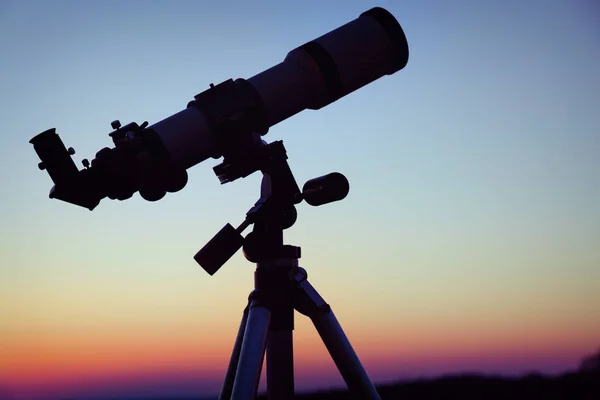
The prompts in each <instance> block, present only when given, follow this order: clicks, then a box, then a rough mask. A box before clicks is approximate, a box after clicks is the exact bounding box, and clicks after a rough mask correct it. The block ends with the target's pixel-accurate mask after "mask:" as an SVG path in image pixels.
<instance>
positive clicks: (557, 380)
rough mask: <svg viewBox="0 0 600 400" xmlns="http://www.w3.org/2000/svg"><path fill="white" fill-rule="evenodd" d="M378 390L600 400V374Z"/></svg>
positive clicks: (422, 399) (407, 397) (318, 398)
mask: <svg viewBox="0 0 600 400" xmlns="http://www.w3.org/2000/svg"><path fill="white" fill-rule="evenodd" d="M377 390H378V392H379V395H380V396H381V398H382V400H384V399H400V400H413V399H415V400H416V399H419V400H429V399H460V400H468V399H478V400H483V399H485V400H496V399H498V400H500V399H502V400H519V399H528V400H529V399H540V400H557V399H561V400H562V399H565V400H579V399H585V400H588V399H589V400H600V373H588V374H583V373H569V374H565V375H562V376H559V377H545V376H541V375H530V376H526V377H522V378H499V377H486V376H478V375H462V376H449V377H443V378H437V379H428V380H420V381H411V382H405V383H398V384H394V385H386V386H379V387H378V388H377ZM259 399H265V397H264V396H261V397H259ZM296 399H298V400H341V399H355V397H353V396H351V395H350V393H349V392H348V391H345V390H344V391H341V390H340V391H331V392H326V393H325V392H323V393H313V394H303V395H300V394H299V395H297V396H296Z"/></svg>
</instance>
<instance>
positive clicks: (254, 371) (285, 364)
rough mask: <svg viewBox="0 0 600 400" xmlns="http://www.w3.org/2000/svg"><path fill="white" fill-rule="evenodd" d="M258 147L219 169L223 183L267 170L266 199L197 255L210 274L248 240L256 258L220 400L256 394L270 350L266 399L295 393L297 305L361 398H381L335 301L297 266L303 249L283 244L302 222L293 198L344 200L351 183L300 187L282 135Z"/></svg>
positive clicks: (330, 180) (336, 180) (339, 180)
mask: <svg viewBox="0 0 600 400" xmlns="http://www.w3.org/2000/svg"><path fill="white" fill-rule="evenodd" d="M256 143H257V142H255V144H256ZM252 149H253V150H251V151H249V152H247V153H246V154H244V155H243V156H240V155H239V154H237V155H235V156H233V155H232V156H230V157H226V158H225V161H224V162H223V163H222V164H220V165H218V166H217V167H215V168H214V170H215V173H216V174H217V176H218V177H219V179H220V180H221V182H222V183H226V182H230V181H232V180H234V179H237V178H238V177H243V176H247V175H248V174H250V173H252V172H254V171H256V170H261V171H262V173H263V180H262V184H261V198H260V199H259V200H258V201H257V202H256V204H255V205H254V207H253V208H252V209H250V211H248V213H247V215H246V220H245V221H244V223H242V224H241V225H240V226H239V227H238V228H237V229H234V228H233V227H232V226H231V225H229V224H227V225H226V226H225V227H224V228H223V229H222V230H221V231H220V232H219V233H218V234H217V235H216V236H215V237H214V238H213V239H212V240H211V241H210V242H208V243H207V244H206V245H205V246H204V247H203V248H202V249H201V250H200V251H199V252H198V253H197V254H196V256H195V257H194V258H195V259H196V261H197V262H198V263H199V264H200V265H201V266H202V267H203V268H204V269H205V270H206V271H207V272H208V273H209V274H211V275H212V274H214V273H215V272H216V271H217V270H218V269H219V268H220V267H221V266H222V265H223V264H224V263H225V262H226V261H227V260H228V259H229V258H230V257H231V256H232V255H233V254H234V253H235V252H236V251H237V250H238V249H239V248H240V247H242V246H243V251H244V256H245V257H246V258H247V259H248V260H249V261H251V262H253V263H256V264H257V267H256V271H255V273H254V290H253V291H252V292H251V293H250V296H249V298H248V304H247V306H246V308H245V309H244V313H243V317H242V321H241V324H240V327H239V330H238V333H237V337H236V340H235V345H234V347H233V352H232V354H231V358H230V361H229V365H228V367H227V372H226V375H225V380H224V383H223V386H222V389H221V392H220V395H219V400H225V399H234V400H249V399H253V398H254V397H255V396H256V393H257V390H258V385H259V381H260V374H261V371H262V365H263V361H264V359H265V352H266V362H267V365H266V369H267V398H268V399H269V400H276V399H292V398H293V397H294V360H293V335H292V333H293V329H294V311H298V312H300V313H301V314H304V315H306V316H308V317H309V318H310V319H311V320H312V322H313V324H314V326H315V328H316V330H317V332H318V333H319V335H320V337H321V339H322V341H323V343H324V344H325V346H326V348H327V350H328V351H329V354H330V355H331V357H332V359H333V361H334V362H335V364H336V366H337V368H338V370H339V372H340V374H341V375H342V377H343V379H344V381H345V382H346V384H347V385H348V388H349V389H350V391H351V392H352V393H353V394H354V395H355V396H356V397H357V398H360V399H377V400H379V399H380V397H379V395H378V393H377V391H376V389H375V386H374V385H373V383H372V382H371V380H370V379H369V377H368V375H367V373H366V371H365V370H364V368H363V366H362V365H361V362H360V360H359V359H358V357H357V355H356V353H355V352H354V350H353V348H352V345H351V344H350V341H349V340H348V338H347V337H346V335H345V334H344V331H343V330H342V327H341V326H340V324H339V322H338V321H337V319H336V317H335V315H334V314H333V312H332V311H331V307H330V306H329V305H328V304H327V303H326V302H325V300H323V298H322V297H321V296H320V295H319V293H318V292H317V291H316V290H315V289H314V288H313V286H312V285H311V284H310V283H309V282H308V280H307V273H306V271H305V270H304V269H303V268H301V267H300V266H299V265H298V259H299V258H300V248H299V247H296V246H291V245H284V244H283V230H284V229H287V228H289V227H291V226H292V225H293V224H294V222H295V221H296V217H297V214H296V210H295V207H294V205H295V204H297V203H300V202H301V201H302V200H306V201H307V202H308V203H309V204H311V205H321V204H325V203H328V202H331V201H336V200H341V199H342V198H344V197H345V196H346V194H347V193H348V189H349V186H348V181H347V180H346V178H345V177H344V176H343V175H341V174H339V173H333V174H329V175H326V176H324V177H320V178H316V179H313V180H311V181H308V182H307V183H306V184H305V185H304V188H303V190H302V192H300V190H299V188H298V186H297V184H296V181H295V179H294V177H293V175H292V172H291V170H290V168H289V166H288V164H287V161H286V159H287V156H286V152H285V148H284V147H283V144H282V142H281V141H279V142H274V143H271V144H269V145H267V144H266V143H264V142H262V141H261V142H260V143H259V144H258V145H255V146H253V147H252ZM250 224H254V228H253V231H252V232H251V233H249V234H248V235H247V236H246V237H245V238H243V237H242V236H241V233H242V232H243V230H245V229H246V228H247V227H248V226H249V225H250Z"/></svg>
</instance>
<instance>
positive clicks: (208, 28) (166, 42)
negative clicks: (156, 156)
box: [0, 0, 600, 399]
mask: <svg viewBox="0 0 600 400" xmlns="http://www.w3.org/2000/svg"><path fill="white" fill-rule="evenodd" d="M375 5H379V6H383V7H385V8H387V9H388V10H389V11H391V12H392V13H393V14H394V15H395V16H396V18H397V19H398V20H399V22H400V23H401V25H402V26H403V28H404V30H405V32H406V35H407V38H408V42H409V46H410V52H411V53H410V60H409V63H408V65H407V67H406V68H405V69H404V70H402V71H400V72H399V73H397V74H395V75H393V76H387V77H384V78H382V79H380V80H378V81H376V82H374V83H372V84H370V85H368V86H367V87H364V88H362V89H360V90H359V91H357V92H355V93H353V94H351V95H349V96H347V97H345V98H343V99H341V100H339V101H338V102H336V103H334V104H332V105H330V106H328V107H326V108H324V109H322V110H319V111H304V112H302V113H300V114H298V115H296V116H294V117H293V118H290V119H288V120H285V121H283V122H282V123H280V124H279V125H277V126H275V127H273V128H272V129H271V130H270V132H269V134H268V135H267V136H266V137H265V138H266V139H267V140H269V141H272V140H279V139H283V140H284V143H285V145H286V148H287V149H288V155H289V157H290V160H289V161H290V165H291V167H292V169H293V171H294V172H295V175H296V178H297V180H298V182H299V183H300V184H302V183H303V182H304V181H306V180H308V179H311V178H313V177H315V176H319V175H323V174H325V173H328V172H331V171H340V172H342V173H344V174H345V175H346V176H347V177H348V179H349V181H350V184H351V190H350V194H349V195H348V197H347V198H346V199H345V200H344V201H342V202H339V203H334V204H331V205H327V206H324V207H320V208H312V207H310V206H308V205H306V204H302V205H301V206H300V207H299V210H298V211H299V220H298V222H297V223H296V225H295V226H294V227H293V228H292V229H290V230H288V231H286V239H287V242H288V243H294V244H297V245H301V246H302V249H303V256H302V259H301V263H302V265H303V266H304V267H305V268H307V270H308V272H309V278H310V280H311V282H312V283H313V285H314V286H315V287H316V288H317V290H319V291H320V292H321V294H322V295H323V296H324V297H325V299H326V300H327V301H328V302H329V303H330V304H331V305H332V307H333V309H334V311H335V312H336V315H337V317H338V319H339V320H340V322H341V323H342V326H343V327H344V329H345V330H346V333H347V335H348V337H349V338H350V340H351V341H352V343H353V345H354V347H355V350H356V351H357V353H358V355H359V356H360V357H361V359H362V361H363V363H364V365H365V367H366V368H367V371H368V372H369V373H370V374H371V376H372V378H373V380H374V381H375V382H385V381H390V380H395V379H401V378H410V377H415V376H424V375H437V374H442V373H452V372H460V371H479V372H486V373H503V374H519V373H523V372H527V371H534V370H535V371H541V372H544V373H556V372H561V371H565V370H567V369H569V368H574V367H576V365H577V363H578V361H579V360H580V358H581V357H582V356H583V355H585V354H586V353H589V352H591V351H593V350H594V349H596V348H597V347H598V346H600V269H599V266H600V139H599V134H600V113H599V108H600V73H599V71H600V28H599V27H600V8H599V7H598V5H597V3H596V2H594V1H591V0H590V1H570V2H567V1H516V0H514V1H502V2H491V1H454V2H449V1H448V2H447V1H441V0H440V1H416V0H415V1H380V2H372V1H336V2H334V1H328V2H324V1H318V2H317V1H302V2H277V1H252V2H241V1H239V2H219V3H218V4H217V2H208V1H173V2H168V1H162V2H159V1H154V2H150V1H149V2H137V1H102V2H91V1H58V0H57V1H53V2H42V1H38V2H31V1H18V2H17V1H10V0H9V1H7V0H0V51H1V52H0V54H1V56H0V121H1V123H0V126H1V127H2V132H1V133H0V152H1V155H0V159H1V160H2V168H0V177H1V183H2V188H3V189H2V202H3V203H2V204H3V207H2V208H1V210H2V211H1V213H0V234H1V237H2V241H1V245H0V246H1V251H0V398H2V397H3V396H5V397H9V398H10V396H13V398H15V399H37V398H40V399H41V398H44V399H45V398H51V397H52V396H54V395H57V394H60V393H71V394H73V393H75V394H77V395H78V396H82V398H83V397H84V396H88V397H87V398H92V397H91V396H92V395H98V396H108V395H110V394H113V395H123V394H167V395H174V394H177V393H194V394H207V395H211V394H216V393H217V392H218V390H219V387H220V384H221V381H222V378H223V376H224V371H225V368H226V365H227V362H228V358H229V354H230V350H231V347H232V345H233V341H234V338H235V334H236V331H237V326H238V324H239V319H240V317H241V311H242V309H243V307H244V306H245V304H246V299H247V295H248V293H249V291H250V290H251V289H252V285H253V281H252V274H253V270H254V268H253V265H252V264H250V263H248V262H247V261H246V260H245V259H244V258H243V256H242V255H241V253H238V254H237V255H236V256H235V257H234V258H233V259H232V260H231V261H230V262H229V263H228V264H227V265H226V266H225V267H224V268H222V269H221V270H220V271H219V272H218V273H217V274H216V275H214V276H212V277H210V276H209V275H208V274H206V273H205V272H204V270H202V268H200V267H199V266H198V265H197V264H196V263H195V262H194V260H193V258H192V257H193V255H194V254H195V253H196V251H197V250H198V249H200V248H201V247H202V246H203V245H204V243H205V242H207V241H208V240H209V239H210V238H211V237H212V236H213V235H214V234H215V233H216V232H217V231H218V230H219V229H220V228H221V227H222V226H223V225H224V224H225V223H227V222H230V223H232V224H234V225H236V224H238V223H240V222H241V221H242V220H243V217H244V214H245V213H246V211H247V210H248V209H249V208H250V207H251V205H252V204H253V203H254V201H255V200H256V199H257V197H258V190H259V183H260V176H259V175H258V174H255V175H252V176H250V177H248V178H246V179H243V180H239V181H236V182H235V183H232V184H228V185H224V186H220V185H219V182H218V179H217V178H216V177H215V176H214V174H213V172H212V167H213V166H214V165H216V164H217V161H216V160H209V161H206V162H204V163H202V164H201V165H198V166H196V167H194V168H192V169H190V170H189V171H188V172H189V175H190V179H189V183H188V185H187V186H186V188H185V189H184V190H182V191H181V192H178V193H176V194H171V195H167V197H165V198H164V199H163V200H161V201H159V202H156V203H149V202H146V201H144V200H142V199H141V198H140V197H139V195H137V194H136V195H135V196H134V197H133V198H132V199H130V200H127V201H124V202H118V201H110V200H108V199H106V200H104V201H103V202H102V203H101V204H100V206H98V208H97V209H95V210H94V211H93V212H90V211H89V210H87V209H83V208H80V207H77V206H74V205H70V204H67V203H64V202H60V201H57V200H49V199H48V192H49V190H50V188H51V185H52V184H51V181H50V179H49V177H48V176H47V174H46V173H45V172H40V171H39V170H38V169H37V163H38V161H39V160H38V158H37V155H36V154H35V152H34V150H33V147H32V146H31V145H30V144H29V143H28V141H29V139H31V137H33V136H34V135H36V134H37V133H39V132H41V131H44V130H46V129H48V128H51V127H55V128H57V132H58V133H59V134H60V135H61V138H62V139H63V141H64V142H65V144H66V145H67V146H73V147H74V148H75V149H76V150H77V154H76V155H75V156H74V157H75V160H76V162H77V163H78V165H80V160H81V159H82V158H86V157H87V158H90V159H91V158H93V156H94V154H95V153H96V151H98V150H99V149H100V148H102V147H105V146H111V145H112V142H111V141H110V138H109V137H108V136H107V133H108V132H109V131H110V125H109V123H110V121H112V120H114V119H120V120H121V121H122V122H124V123H126V122H130V121H132V120H133V121H137V122H142V121H144V120H147V121H149V122H150V123H154V122H157V121H159V120H161V119H163V118H165V117H167V116H169V115H171V114H172V113H175V112H177V111H179V110H181V109H183V108H185V106H186V104H187V102H188V101H189V100H190V99H192V98H193V96H194V95H195V94H197V93H199V92H201V91H203V90H205V89H206V88H208V85H209V84H210V83H211V82H212V83H219V82H221V81H223V80H226V79H229V78H238V77H239V78H249V77H251V76H253V75H255V74H257V73H259V72H261V71H263V70H265V69H267V68H269V67H271V66H273V65H275V64H277V63H279V62H280V61H281V60H283V58H284V57H285V55H286V54H287V52H288V51H290V50H291V49H293V48H295V47H297V46H299V45H301V44H303V43H305V42H307V41H309V40H312V39H314V38H316V37H318V36H320V35H322V34H324V33H326V32H328V31H330V30H332V29H334V28H336V27H338V26H340V25H342V24H344V23H346V22H349V21H350V20H352V19H354V18H356V17H357V16H358V15H359V14H360V13H361V12H363V11H365V10H367V9H369V8H371V7H373V6H375ZM295 340H296V344H295V346H296V373H297V386H298V388H299V389H302V390H308V389H311V388H314V387H327V386H331V385H340V384H341V383H342V381H341V378H340V377H339V374H338V373H337V372H336V370H335V366H334V364H333V362H332V361H331V360H330V358H329V356H328V353H327V351H326V350H325V347H324V346H323V344H322V343H321V342H320V340H319V338H318V336H317V334H316V331H315V330H314V328H313V327H312V325H311V324H310V321H308V320H307V319H306V318H305V317H302V316H298V317H297V327H296V331H295Z"/></svg>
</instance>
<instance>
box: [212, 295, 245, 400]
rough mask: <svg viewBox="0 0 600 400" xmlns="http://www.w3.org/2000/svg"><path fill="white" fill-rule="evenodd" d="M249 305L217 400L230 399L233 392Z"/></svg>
mask: <svg viewBox="0 0 600 400" xmlns="http://www.w3.org/2000/svg"><path fill="white" fill-rule="evenodd" d="M249 308H250V304H248V305H247V306H246V308H245V309H244V315H243V316H242V322H241V323H240V328H239V329H238V333H237V336H236V338H235V345H234V346H233V351H232V353H231V358H230V359H229V365H228V366H227V373H226V374H225V381H224V382H223V387H222V388H221V392H220V393H219V400H229V399H231V392H232V391H233V382H234V381H235V371H236V370H237V366H238V362H239V360H240V352H241V350H242V342H243V341H244V333H245V332H246V323H247V322H248V309H249Z"/></svg>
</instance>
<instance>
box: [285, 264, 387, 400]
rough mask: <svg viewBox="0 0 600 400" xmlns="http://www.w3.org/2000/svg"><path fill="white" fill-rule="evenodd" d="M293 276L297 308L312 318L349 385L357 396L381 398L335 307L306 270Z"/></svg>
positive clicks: (361, 397) (376, 399)
mask: <svg viewBox="0 0 600 400" xmlns="http://www.w3.org/2000/svg"><path fill="white" fill-rule="evenodd" d="M293 279H294V280H295V281H296V283H297V284H298V290H297V294H298V297H297V303H296V309H297V310H298V311H299V312H301V313H302V314H304V315H307V316H308V317H309V318H310V319H311V320H312V322H313V324H314V326H315V328H316V329H317V332H318V333H319V336H321V340H323V343H324V344H325V347H327V350H328V351H329V354H330V355H331V358H332V359H333V361H334V362H335V365H336V366H337V368H338V370H339V371H340V374H341V375H342V378H344V381H345V382H346V385H348V389H350V391H351V392H352V393H353V394H355V395H356V396H357V398H360V399H372V400H381V398H380V397H379V394H378V393H377V390H376V389H375V385H373V383H372V382H371V379H370V378H369V376H368V375H367V372H366V371H365V369H364V367H363V366H362V364H361V362H360V360H359V359H358V356H357V355H356V353H355V352H354V349H353V348H352V345H351V344H350V341H349V340H348V338H347V337H346V334H345V333H344V331H343V330H342V327H341V326H340V323H339V322H338V320H337V319H336V318H335V315H334V314H333V312H332V311H331V307H330V306H329V304H327V303H326V302H325V300H323V298H322V297H321V296H320V295H319V293H318V292H317V291H316V290H315V288H314V287H313V286H312V285H311V284H310V283H309V282H308V281H307V280H306V271H304V270H303V269H301V268H298V270H297V271H296V273H295V274H293Z"/></svg>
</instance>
